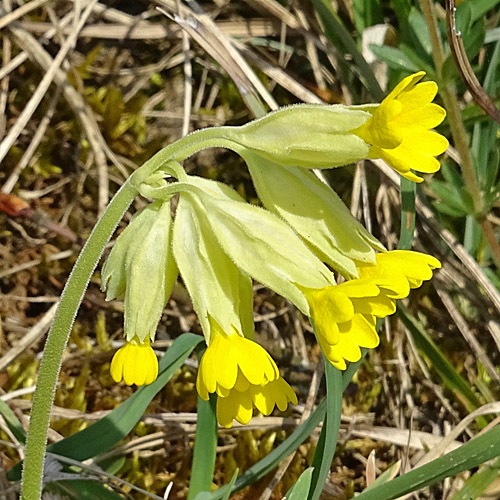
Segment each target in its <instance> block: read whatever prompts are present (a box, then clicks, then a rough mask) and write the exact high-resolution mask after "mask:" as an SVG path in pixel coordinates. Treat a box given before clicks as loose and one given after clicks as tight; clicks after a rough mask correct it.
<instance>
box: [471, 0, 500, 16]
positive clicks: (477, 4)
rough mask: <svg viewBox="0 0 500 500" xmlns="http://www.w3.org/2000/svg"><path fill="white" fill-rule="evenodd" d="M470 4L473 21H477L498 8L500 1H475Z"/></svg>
mask: <svg viewBox="0 0 500 500" xmlns="http://www.w3.org/2000/svg"><path fill="white" fill-rule="evenodd" d="M468 3H470V4H471V10H472V15H471V18H472V21H475V20H477V19H479V18H480V17H482V16H483V15H484V14H486V12H488V11H489V10H491V9H493V8H494V7H496V6H497V5H498V4H499V3H500V0H474V1H473V2H468Z"/></svg>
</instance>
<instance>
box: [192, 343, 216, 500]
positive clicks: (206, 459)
mask: <svg viewBox="0 0 500 500" xmlns="http://www.w3.org/2000/svg"><path fill="white" fill-rule="evenodd" d="M204 351H205V349H204V348H200V349H198V352H197V356H198V359H201V357H202V356H203V353H204ZM216 405H217V396H216V395H215V394H212V395H211V397H210V399H209V400H208V401H204V400H203V399H201V398H200V396H198V404H197V414H198V417H197V423H196V436H195V440H194V451H193V465H192V467H191V480H190V481H189V493H188V500H192V499H194V498H195V497H196V496H197V495H198V493H200V492H202V491H210V490H211V487H212V482H213V475H214V467H215V458H216V451H217V416H216Z"/></svg>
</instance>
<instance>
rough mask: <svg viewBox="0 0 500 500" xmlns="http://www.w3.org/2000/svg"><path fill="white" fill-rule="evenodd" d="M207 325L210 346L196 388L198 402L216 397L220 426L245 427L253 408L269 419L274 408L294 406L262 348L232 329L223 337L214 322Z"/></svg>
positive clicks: (286, 385) (290, 390) (293, 397)
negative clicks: (214, 395)
mask: <svg viewBox="0 0 500 500" xmlns="http://www.w3.org/2000/svg"><path fill="white" fill-rule="evenodd" d="M210 324H211V326H212V329H211V333H210V342H209V344H208V347H207V350H206V351H205V354H204V355H203V356H202V358H201V362H200V367H199V370H198V378H197V381H196V387H197V390H198V394H199V395H200V397H201V398H202V399H205V400H208V397H209V393H216V394H217V396H218V398H217V420H218V422H219V423H220V424H221V425H223V426H224V427H231V426H232V425H233V420H237V421H238V422H240V423H241V424H247V423H248V422H249V421H250V419H251V418H252V413H253V408H254V407H255V408H257V409H258V410H259V411H260V412H262V413H263V414H264V415H269V414H270V413H271V412H272V411H273V409H274V407H275V406H278V408H279V409H280V410H281V411H284V410H285V409H286V407H287V406H288V403H289V402H291V403H292V404H297V397H296V395H295V393H294V392H293V390H292V388H291V387H290V386H289V385H288V384H287V383H286V382H285V381H284V380H283V379H282V378H281V377H280V374H279V371H278V367H277V366H276V363H275V362H274V360H273V359H272V358H271V356H269V354H268V353H267V352H266V351H265V350H264V348H262V347H261V346H260V345H259V344H257V343H256V342H254V341H252V340H250V339H247V338H245V337H243V335H241V334H240V333H238V331H237V330H235V329H232V331H230V332H229V333H226V332H224V331H223V330H222V329H221V328H220V327H219V325H218V324H217V323H216V322H215V321H214V320H212V319H211V320H210Z"/></svg>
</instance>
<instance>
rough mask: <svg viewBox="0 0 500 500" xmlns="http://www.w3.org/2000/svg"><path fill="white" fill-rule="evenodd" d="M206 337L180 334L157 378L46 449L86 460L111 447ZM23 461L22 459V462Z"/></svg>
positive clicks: (16, 471)
mask: <svg viewBox="0 0 500 500" xmlns="http://www.w3.org/2000/svg"><path fill="white" fill-rule="evenodd" d="M202 340H203V338H202V337H200V336H199V335H195V334H193V333H184V334H182V335H181V336H180V337H178V338H177V339H176V340H175V342H174V343H173V344H172V346H171V347H170V348H169V349H168V351H167V352H166V354H165V356H163V358H162V359H161V360H160V364H159V374H158V378H157V379H156V380H155V381H154V382H153V383H152V384H150V385H146V386H142V387H141V388H139V389H137V391H136V392H135V393H134V394H133V395H132V396H131V397H130V398H128V399H127V400H126V401H125V402H124V403H122V404H121V405H120V406H119V407H118V408H115V409H114V410H113V411H112V412H111V413H109V414H108V415H106V416H105V417H104V418H102V419H101V420H99V421H98V422H96V423H94V424H92V425H90V426H89V427H87V428H85V429H83V430H82V431H79V432H77V433H76V434H73V435H72V436H69V437H67V438H65V439H63V440H61V441H58V442H57V443H53V444H51V445H50V446H48V447H47V451H49V452H51V453H55V454H56V455H62V456H64V457H69V458H72V459H74V460H79V461H84V460H87V459H89V458H92V457H95V456H97V455H99V454H100V453H104V452H105V451H108V450H110V449H111V448H112V447H113V446H114V445H115V444H116V443H118V442H119V441H120V440H121V439H123V438H124V437H125V436H126V435H127V434H128V433H129V432H130V431H131V430H132V429H133V428H134V426H135V425H136V424H137V422H139V420H140V419H141V417H142V416H143V414H144V412H145V410H146V408H147V407H148V405H149V403H150V402H151V400H152V399H153V398H154V397H155V396H156V394H158V392H160V390H161V389H163V387H164V386H165V385H166V384H167V382H168V381H169V380H170V379H171V378H172V376H173V375H174V374H175V372H176V371H177V370H178V369H179V368H180V367H181V366H182V364H183V363H184V360H185V359H186V358H187V357H188V356H189V355H190V354H191V352H192V351H193V349H194V348H195V347H196V346H197V345H198V344H199V343H200V342H201V341H202ZM21 463H22V462H21ZM21 463H19V464H17V465H16V466H15V467H13V468H12V469H11V470H10V471H9V474H8V476H9V479H10V480H11V481H15V480H18V479H20V476H21Z"/></svg>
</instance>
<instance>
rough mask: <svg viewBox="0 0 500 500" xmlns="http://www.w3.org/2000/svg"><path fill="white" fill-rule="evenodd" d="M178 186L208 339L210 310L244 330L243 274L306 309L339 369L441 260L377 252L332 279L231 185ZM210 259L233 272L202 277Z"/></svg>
mask: <svg viewBox="0 0 500 500" xmlns="http://www.w3.org/2000/svg"><path fill="white" fill-rule="evenodd" d="M176 188H177V189H179V191H180V192H181V197H180V203H179V208H178V210H179V209H180V212H178V214H177V217H176V220H175V223H174V245H173V247H174V256H175V258H176V259H177V263H178V266H179V269H180V272H181V275H182V276H183V279H184V281H185V283H186V286H187V288H188V291H189V293H190V294H191V295H192V297H193V304H194V307H195V310H197V312H198V314H199V316H200V322H201V324H202V327H203V329H204V333H205V337H206V339H207V345H209V346H210V342H211V341H212V338H211V336H212V330H213V328H212V327H211V326H210V316H213V317H214V318H215V317H216V316H217V319H216V321H217V323H218V324H219V325H220V330H222V331H223V332H225V334H226V335H228V332H233V331H236V332H241V331H242V323H241V321H240V320H239V319H238V318H239V315H240V308H241V301H240V302H238V300H236V301H234V297H236V296H238V293H241V292H240V291H241V289H240V288H239V287H240V285H239V283H241V281H240V280H241V279H243V278H236V276H238V275H242V276H247V277H252V278H254V279H256V280H257V281H259V282H261V283H263V284H264V285H266V286H268V287H269V288H271V289H272V290H274V291H275V292H277V293H278V294H280V295H282V296H283V297H285V298H287V299H288V300H290V301H291V302H292V303H293V304H294V305H295V306H296V307H297V308H298V309H299V310H300V311H301V312H303V313H304V314H305V315H307V316H309V317H311V319H312V322H313V324H314V326H315V330H316V334H317V337H318V341H319V343H320V345H321V347H322V349H323V352H324V353H325V356H326V357H327V359H328V360H329V361H330V362H331V363H332V364H334V365H335V366H336V367H338V368H340V369H344V368H345V367H346V361H356V360H358V359H359V357H360V356H361V351H360V347H368V348H372V347H375V346H376V345H377V344H378V336H377V334H376V331H375V319H376V318H382V317H385V316H387V315H389V314H392V313H393V312H394V311H395V307H396V300H397V299H400V298H404V297H406V296H408V293H409V291H410V288H414V287H418V286H420V285H421V284H422V281H423V280H427V279H430V277H431V276H432V269H434V268H436V267H439V262H438V261H437V260H436V259H434V258H433V257H430V256H425V255H423V254H418V253H417V252H399V251H396V252H386V253H378V254H376V256H375V262H357V266H358V274H359V278H358V279H353V280H351V281H348V282H345V283H343V284H341V285H336V282H335V280H334V276H333V273H332V272H331V271H330V270H329V269H328V268H327V267H326V265H325V264H324V263H323V262H322V260H321V259H320V258H318V256H316V255H315V254H314V252H312V251H311V249H310V248H309V247H308V246H306V245H305V244H304V243H303V241H302V240H301V239H300V238H299V237H298V236H297V235H296V233H295V232H294V231H293V230H292V229H291V227H290V226H288V225H287V224H286V222H285V221H283V220H282V219H280V218H278V217H277V216H275V215H273V214H271V213H269V212H267V211H266V210H264V209H261V208H259V207H255V206H252V205H249V204H247V203H245V202H244V201H243V200H242V199H241V198H240V197H239V195H237V193H235V192H234V190H232V189H231V188H229V187H228V186H225V185H223V184H220V183H216V182H214V181H210V180H207V179H201V178H198V177H194V176H188V175H187V174H183V177H182V180H181V181H180V182H179V183H178V185H177V187H176ZM167 192H170V191H167ZM146 193H149V194H151V191H148V190H146ZM154 193H156V194H158V193H160V191H154ZM184 212H185V214H184ZM183 214H184V215H183ZM188 228H193V229H188ZM201 228H204V230H201ZM199 235H202V236H201V239H203V241H202V242H200V236H199ZM207 249H212V250H210V251H208V250H207ZM212 259H216V260H217V263H218V266H220V267H222V268H223V269H225V270H226V271H224V272H229V273H230V274H234V277H231V276H229V278H227V277H226V278H224V279H222V275H220V276H219V277H218V276H216V275H213V278H210V279H207V278H206V277H205V276H204V273H205V271H203V268H204V267H205V264H206V265H207V266H209V267H210V263H212V267H213V262H215V261H214V260H212ZM197 260H199V261H200V263H203V265H201V264H199V263H197V262H196V261H197ZM229 270H230V271H229ZM211 272H212V271H210V273H211ZM246 290H248V285H247V286H246ZM245 295H246V296H251V294H250V293H249V292H245ZM240 296H241V294H240ZM229 297H230V298H231V299H228V298H229ZM225 300H229V303H234V304H239V305H238V306H237V307H229V309H228V310H229V311H230V312H229V313H228V315H226V316H224V313H221V312H220V310H221V309H224V311H226V309H227V308H225V307H224V308H221V307H218V305H219V304H222V303H224V301H225ZM245 310H247V311H248V310H249V307H246V308H245ZM212 311H213V313H212ZM245 335H247V334H246V333H245ZM266 385H267V384H266ZM270 387H271V386H270ZM241 392H244V391H241ZM234 394H236V393H234ZM249 394H250V393H248V394H246V395H245V396H243V395H241V394H239V393H238V398H239V400H241V401H243V399H244V400H245V401H246V402H247V403H248V402H249V401H250V399H249ZM245 398H246V399H245ZM227 401H229V400H227ZM242 404H243V403H242ZM248 405H249V403H248V404H247V408H248V407H249V406H248ZM242 411H243V410H242ZM247 411H248V410H247Z"/></svg>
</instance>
